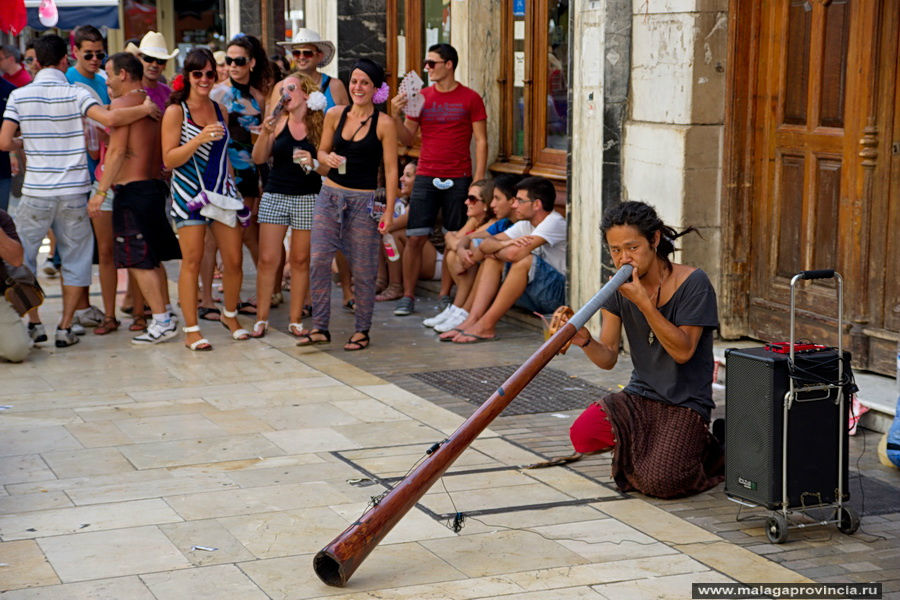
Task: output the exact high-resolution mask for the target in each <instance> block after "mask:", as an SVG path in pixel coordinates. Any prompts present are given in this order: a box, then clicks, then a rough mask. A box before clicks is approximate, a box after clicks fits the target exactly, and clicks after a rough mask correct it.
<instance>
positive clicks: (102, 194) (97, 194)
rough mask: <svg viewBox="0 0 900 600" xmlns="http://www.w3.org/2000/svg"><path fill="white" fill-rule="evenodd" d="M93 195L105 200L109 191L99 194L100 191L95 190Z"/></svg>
mask: <svg viewBox="0 0 900 600" xmlns="http://www.w3.org/2000/svg"><path fill="white" fill-rule="evenodd" d="M95 195H96V196H103V197H104V198H106V197H107V196H108V195H109V190H106V191H105V192H101V191H100V190H97V191H96V192H95Z"/></svg>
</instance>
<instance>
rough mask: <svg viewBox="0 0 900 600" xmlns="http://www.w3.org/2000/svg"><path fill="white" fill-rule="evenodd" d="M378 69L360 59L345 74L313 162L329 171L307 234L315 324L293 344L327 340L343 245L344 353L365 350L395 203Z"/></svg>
mask: <svg viewBox="0 0 900 600" xmlns="http://www.w3.org/2000/svg"><path fill="white" fill-rule="evenodd" d="M387 94H388V89H387V85H386V84H385V83H384V69H383V68H381V66H379V65H378V64H377V63H375V62H373V61H371V60H368V59H365V58H362V59H359V60H358V61H356V64H355V65H354V66H353V70H352V71H351V72H350V98H351V104H350V105H349V106H336V107H334V108H332V109H331V110H329V111H328V113H327V114H326V115H325V124H324V127H323V132H322V141H321V143H320V144H319V161H320V162H321V163H322V164H324V165H325V166H327V167H328V168H329V169H330V170H329V171H328V176H327V177H326V178H325V181H324V183H323V185H322V191H321V192H319V197H318V198H316V208H315V213H314V215H313V228H312V236H311V238H312V239H311V246H312V247H311V252H312V254H311V268H310V290H311V296H312V303H313V325H314V329H311V330H310V331H308V332H307V333H306V335H303V336H302V337H301V339H300V341H299V342H298V344H297V345H299V346H307V345H311V344H325V343H328V342H330V341H331V333H329V331H328V322H329V319H330V317H331V259H332V258H333V257H334V254H335V252H336V251H337V250H338V249H339V248H343V250H344V251H345V253H346V255H347V258H348V260H349V262H350V269H351V272H352V273H353V281H354V284H355V286H356V310H355V321H356V330H355V332H354V333H353V335H352V336H350V339H348V340H347V343H346V344H344V350H347V351H354V350H364V349H366V348H368V347H369V328H370V326H371V325H372V312H373V309H374V307H375V278H376V277H377V276H378V257H379V250H378V247H379V244H380V242H381V235H380V234H382V233H384V232H385V231H387V230H388V229H389V228H390V226H391V221H392V220H393V213H394V202H395V200H396V198H397V128H396V126H395V125H394V121H393V120H392V119H390V118H387V117H385V118H379V117H381V112H380V111H379V110H378V109H377V108H376V107H375V103H381V102H384V101H385V100H386V99H387ZM382 161H383V163H384V180H385V183H386V185H385V188H386V189H385V206H384V207H383V210H382V212H381V215H380V216H379V215H378V210H377V207H376V202H375V200H376V196H377V195H378V194H377V193H376V190H377V188H378V170H379V167H380V166H381V164H382Z"/></svg>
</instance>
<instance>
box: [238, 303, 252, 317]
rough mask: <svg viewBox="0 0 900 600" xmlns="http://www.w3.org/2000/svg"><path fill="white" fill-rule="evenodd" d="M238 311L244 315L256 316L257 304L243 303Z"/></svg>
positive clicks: (239, 305)
mask: <svg viewBox="0 0 900 600" xmlns="http://www.w3.org/2000/svg"><path fill="white" fill-rule="evenodd" d="M251 309H252V310H251ZM237 311H238V312H239V313H240V314H242V315H255V314H256V303H255V302H241V303H240V304H238V309H237Z"/></svg>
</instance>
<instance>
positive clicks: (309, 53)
mask: <svg viewBox="0 0 900 600" xmlns="http://www.w3.org/2000/svg"><path fill="white" fill-rule="evenodd" d="M291 54H293V55H294V56H296V57H297V58H300V57H301V56H302V57H303V58H312V57H313V56H315V55H316V54H318V52H317V51H316V50H291Z"/></svg>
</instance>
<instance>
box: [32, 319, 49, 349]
mask: <svg viewBox="0 0 900 600" xmlns="http://www.w3.org/2000/svg"><path fill="white" fill-rule="evenodd" d="M28 336H29V337H30V338H31V341H32V342H34V343H35V344H40V343H41V342H46V341H47V330H46V329H44V324H43V323H29V324H28Z"/></svg>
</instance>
